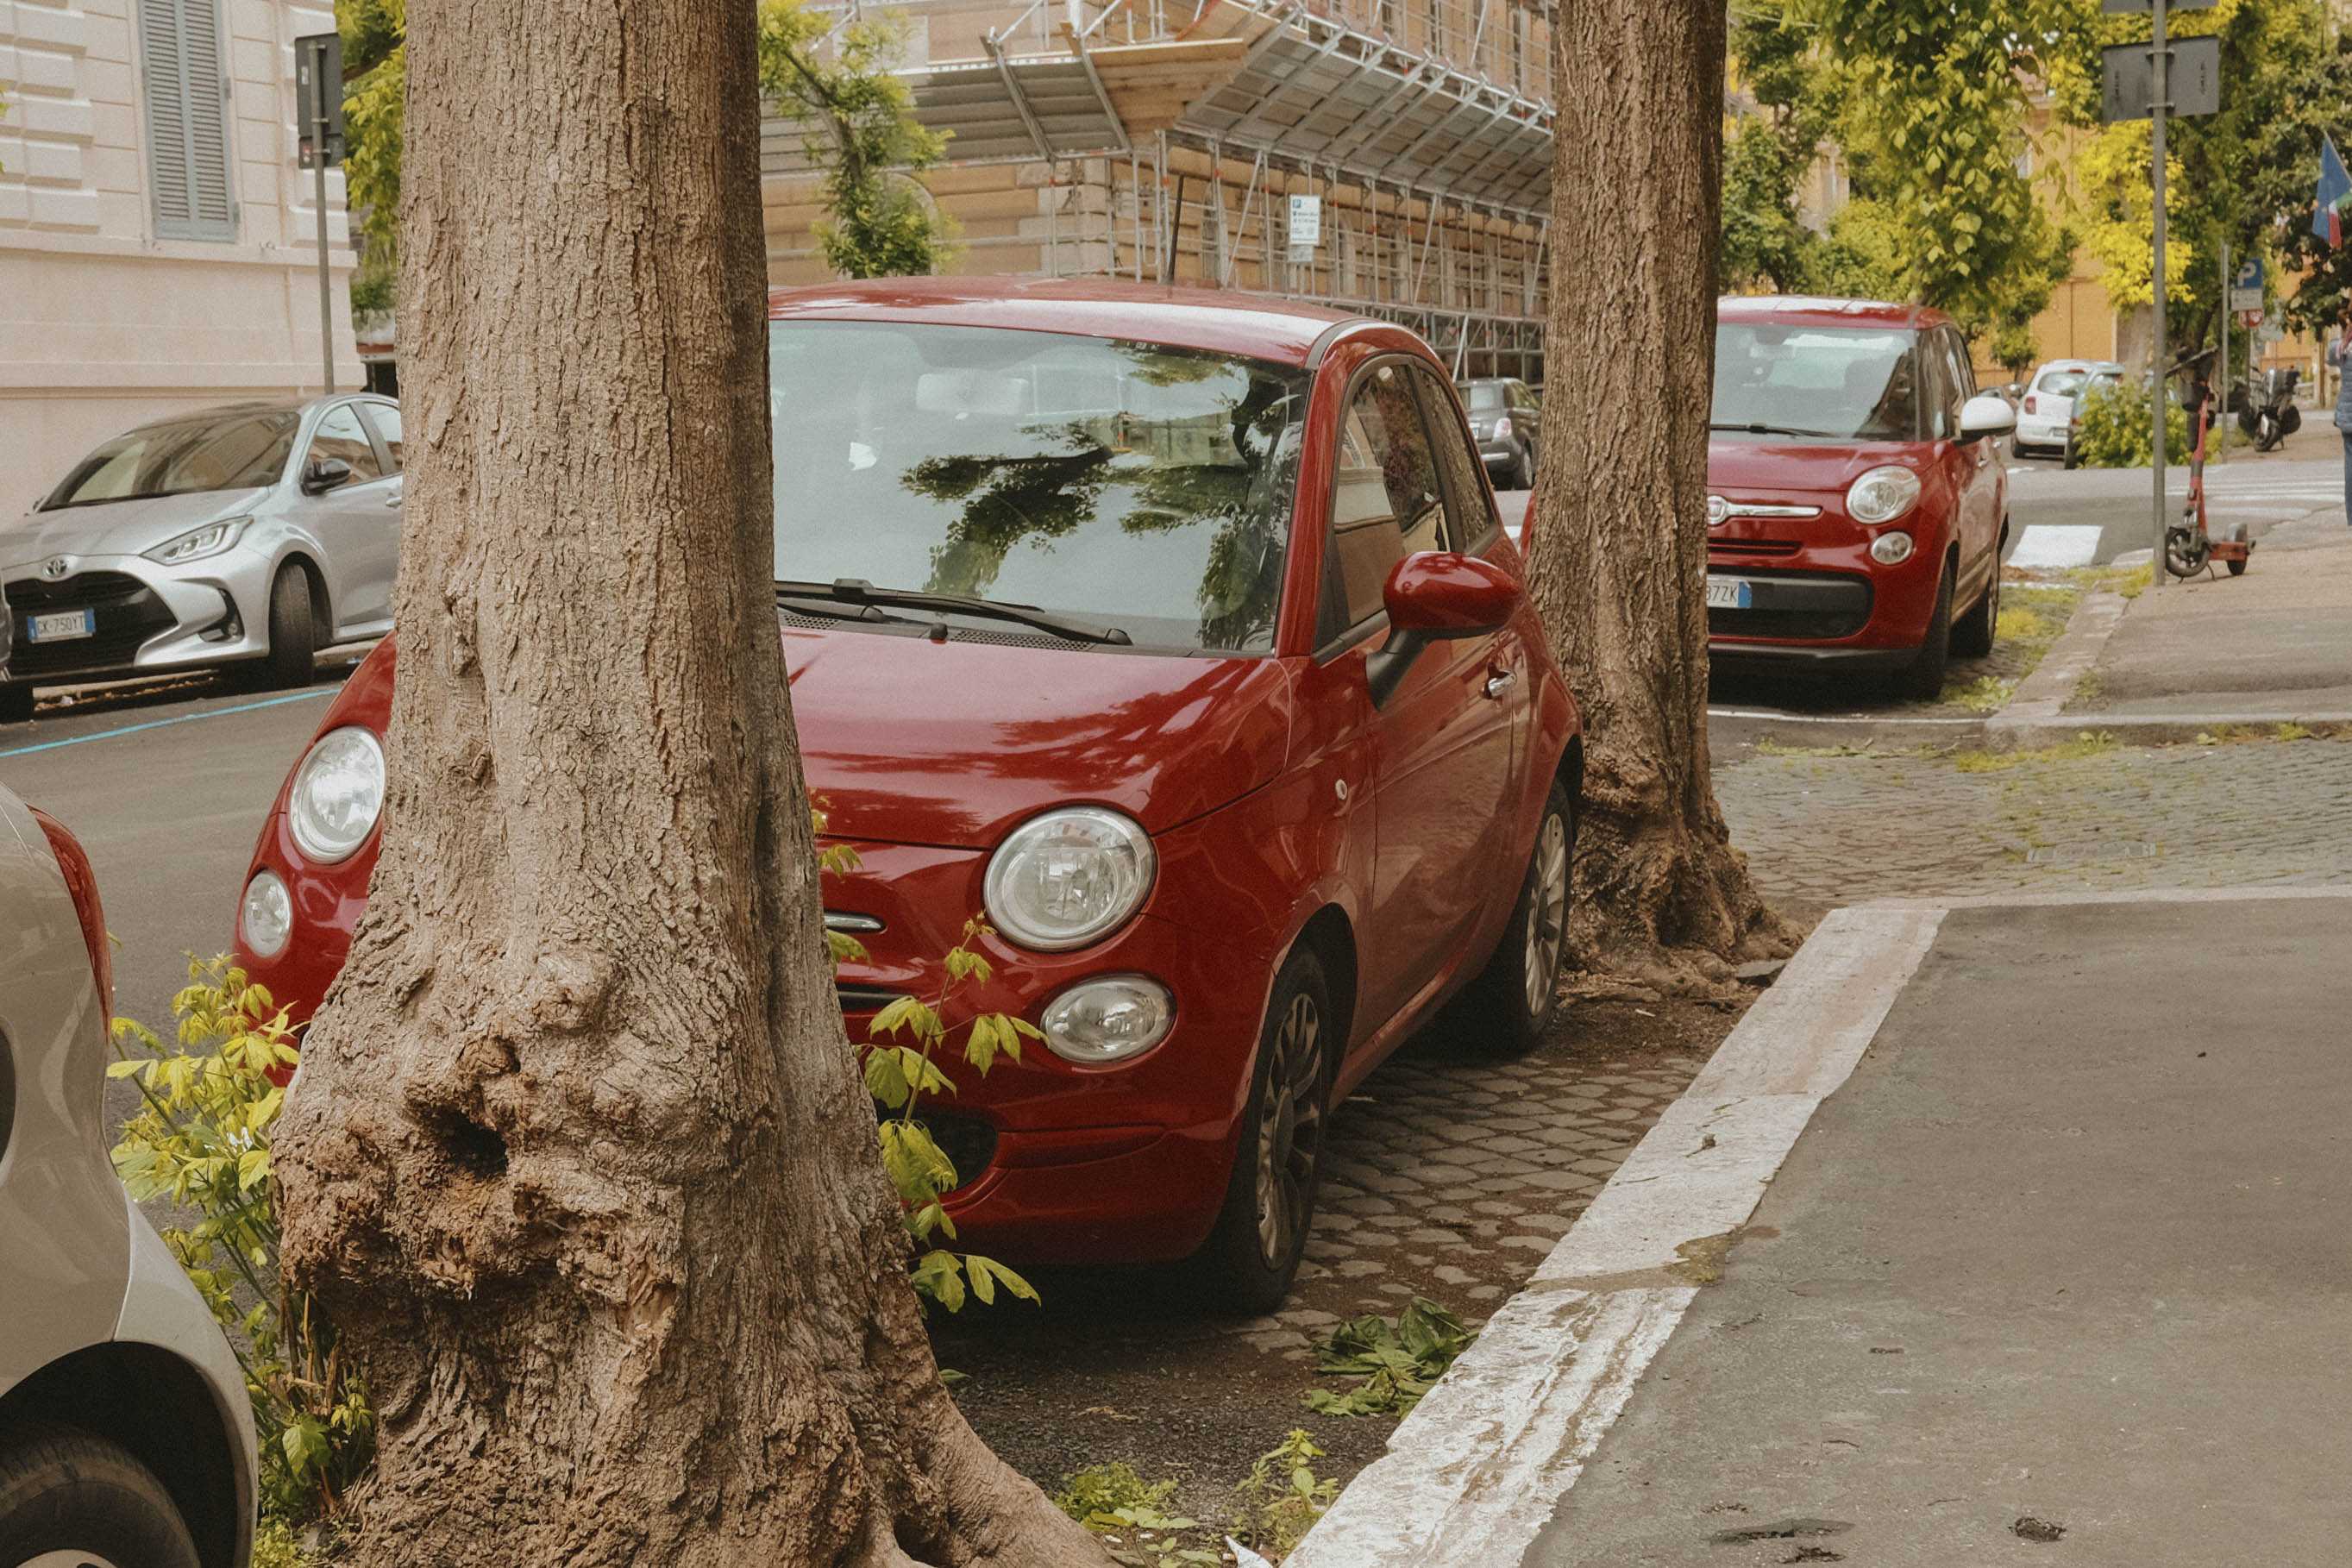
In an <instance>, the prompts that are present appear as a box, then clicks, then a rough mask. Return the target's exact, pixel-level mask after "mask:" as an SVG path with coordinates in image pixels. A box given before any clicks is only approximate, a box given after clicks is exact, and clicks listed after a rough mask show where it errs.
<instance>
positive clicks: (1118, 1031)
mask: <svg viewBox="0 0 2352 1568" xmlns="http://www.w3.org/2000/svg"><path fill="white" fill-rule="evenodd" d="M1175 1021H1176V999H1175V998H1174V997H1172V996H1171V995H1169V994H1168V988H1167V987H1166V986H1164V985H1162V984H1160V983H1159V982H1158V981H1156V980H1147V979H1145V978H1144V977H1143V976H1142V975H1140V974H1110V975H1105V976H1104V977H1103V978H1101V979H1099V980H1088V981H1086V982H1084V983H1083V984H1077V985H1073V986H1071V987H1070V988H1069V989H1068V990H1067V991H1065V992H1063V993H1062V994H1060V995H1059V996H1056V997H1055V998H1054V1000H1053V1001H1052V1002H1051V1003H1049V1004H1047V1005H1046V1007H1045V1016H1044V1017H1043V1018H1042V1019H1041V1020H1040V1021H1039V1022H1040V1024H1041V1025H1042V1026H1043V1027H1044V1029H1045V1044H1046V1046H1047V1047H1050V1048H1051V1049H1052V1051H1053V1053H1054V1054H1055V1056H1057V1057H1059V1058H1062V1059H1063V1060H1064V1061H1067V1062H1076V1063H1077V1064H1078V1065H1079V1066H1081V1067H1094V1066H1099V1065H1100V1064H1102V1063H1105V1062H1119V1061H1125V1060H1127V1059H1128V1058H1129V1057H1139V1056H1141V1055H1142V1054H1143V1053H1144V1052H1146V1051H1148V1050H1150V1048H1151V1047H1154V1046H1156V1045H1158V1044H1159V1043H1160V1041H1162V1040H1164V1039H1166V1038H1167V1037H1168V1030H1169V1028H1170V1026H1171V1025H1173V1024H1174V1023H1175Z"/></svg>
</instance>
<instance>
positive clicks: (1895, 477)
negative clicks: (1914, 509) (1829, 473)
mask: <svg viewBox="0 0 2352 1568" xmlns="http://www.w3.org/2000/svg"><path fill="white" fill-rule="evenodd" d="M1918 499H1919V476H1918V475H1916V474H1915V473H1913V472H1912V471H1911V470H1910V469H1908V468H1893V467H1888V468H1873V469H1871V470H1870V472H1868V473H1866V474H1864V475H1863V476H1862V478H1860V479H1856V480H1854V481H1853V489H1850V490H1848V491H1846V492H1845V510H1846V515H1847V516H1848V517H1851V518H1853V520H1854V521H1856V522H1893V521H1895V519H1896V518H1898V517H1901V516H1902V515H1903V514H1904V513H1905V512H1906V511H1909V510H1911V506H1912V503H1913V502H1915V501H1916V500H1918Z"/></svg>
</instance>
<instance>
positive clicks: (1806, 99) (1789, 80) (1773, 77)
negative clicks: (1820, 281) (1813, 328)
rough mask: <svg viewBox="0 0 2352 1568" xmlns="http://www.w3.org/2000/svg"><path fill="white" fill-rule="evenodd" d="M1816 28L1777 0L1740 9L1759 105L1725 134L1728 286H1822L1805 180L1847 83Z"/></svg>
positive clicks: (1736, 47) (1739, 34)
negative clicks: (1820, 53)
mask: <svg viewBox="0 0 2352 1568" xmlns="http://www.w3.org/2000/svg"><path fill="white" fill-rule="evenodd" d="M1812 37H1813V31H1812V29H1811V27H1809V26H1805V25H1803V23H1802V22H1801V20H1799V19H1795V18H1792V17H1790V16H1789V15H1788V13H1787V12H1786V11H1784V10H1781V9H1779V8H1777V7H1769V8H1768V0H1759V9H1757V10H1754V11H1735V12H1733V13H1732V17H1731V54H1732V58H1733V60H1734V61H1735V62H1736V65H1737V68H1738V76H1739V79H1740V80H1741V81H1742V82H1743V83H1744V84H1745V86H1746V87H1747V89H1748V93H1749V95H1750V96H1751V97H1753V99H1754V100H1755V102H1756V112H1755V113H1754V114H1752V115H1743V116H1741V117H1740V118H1739V119H1738V121H1737V122H1736V123H1735V124H1734V125H1733V126H1732V128H1731V131H1730V132H1729V134H1728V135H1727V137H1726V139H1725V142H1724V149H1723V240H1722V249H1721V253H1720V260H1719V270H1720V273H1721V277H1722V279H1723V284H1724V287H1726V288H1727V289H1741V288H1747V287H1750V286H1752V285H1756V284H1759V283H1769V285H1770V286H1771V287H1772V288H1774V289H1778V290H1779V291H1780V292H1781V293H1784V294H1785V293H1796V292H1799V291H1801V290H1802V289H1809V288H1812V287H1815V286H1816V282H1815V279H1816V275H1817V273H1818V270H1819V251H1820V248H1821V245H1820V237H1818V236H1817V235H1815V234H1814V233H1813V231H1812V230H1811V229H1810V228H1808V227H1806V226H1805V225H1804V222H1803V220H1802V219H1801V217H1800V216H1799V215H1798V210H1797V198H1798V186H1799V184H1801V182H1802V181H1803V179H1804V177H1805V174H1806V172H1807V171H1808V170H1809V169H1811V167H1812V165H1813V162H1814V160H1815V159H1816V158H1818V157H1819V156H1820V155H1821V148H1822V137H1823V136H1825V135H1826V134H1827V133H1828V131H1829V127H1830V121H1831V120H1832V117H1833V114H1834V110H1835V106H1836V100H1837V92H1836V79H1835V78H1834V76H1833V75H1832V73H1831V72H1830V71H1829V70H1827V69H1826V68H1824V67H1823V66H1822V64H1821V62H1820V61H1819V60H1817V59H1816V58H1814V53H1813V48H1812Z"/></svg>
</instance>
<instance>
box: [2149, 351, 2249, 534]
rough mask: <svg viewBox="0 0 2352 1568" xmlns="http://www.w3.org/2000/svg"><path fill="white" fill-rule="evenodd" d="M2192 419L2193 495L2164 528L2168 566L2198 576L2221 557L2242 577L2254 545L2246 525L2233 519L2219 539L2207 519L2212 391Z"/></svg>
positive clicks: (2190, 471) (2191, 482) (2190, 449)
mask: <svg viewBox="0 0 2352 1568" xmlns="http://www.w3.org/2000/svg"><path fill="white" fill-rule="evenodd" d="M2212 426H2213V398H2212V396H2211V395H2210V393H2209V394H2208V395H2206V396H2205V397H2203V398H2201V399H2200V401H2199V402H2198V404H2197V405H2196V406H2195V407H2194V408H2192V409H2190V410H2189V427H2190V428H2191V429H2193V430H2194V431H2195V432H2196V443H2195V445H2194V446H2192V447H2190V448H2189V495H2188V498H2187V500H2184V501H2183V502H2182V503H2181V508H2180V521H2179V522H2177V523H2175V524H2173V525H2172V526H2171V527H2170V528H2168V529H2166V530H2165V531H2164V566H2165V570H2166V571H2168V572H2170V573H2171V574H2173V575H2174V576H2176V577H2194V576H2196V575H2197V574H2199V573H2200V572H2210V571H2211V570H2212V569H2213V563H2214V562H2216V561H2219V562H2220V563H2221V564H2222V565H2224V566H2227V567H2228V568H2229V569H2230V575H2231V576H2232V577H2242V576H2244V575H2245V574H2246V562H2247V559H2248V558H2249V557H2250V556H2252V553H2253V549H2254V545H2253V541H2252V540H2250V539H2248V538H2247V537H2246V525H2245V524H2244V523H2242V522H2237V523H2231V525H2230V527H2229V530H2228V535H2227V537H2225V538H2221V539H2216V538H2214V537H2213V536H2212V533H2211V531H2210V529H2208V527H2207V526H2206V521H2205V433H2206V432H2207V431H2208V430H2210V429H2211V428H2212Z"/></svg>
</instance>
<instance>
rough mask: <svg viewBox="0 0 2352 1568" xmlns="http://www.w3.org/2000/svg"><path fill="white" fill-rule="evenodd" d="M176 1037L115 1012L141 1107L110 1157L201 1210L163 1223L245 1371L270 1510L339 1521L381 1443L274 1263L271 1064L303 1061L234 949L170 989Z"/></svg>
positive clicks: (150, 1194)
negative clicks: (168, 1040) (188, 1221)
mask: <svg viewBox="0 0 2352 1568" xmlns="http://www.w3.org/2000/svg"><path fill="white" fill-rule="evenodd" d="M172 1012H173V1015H174V1016H176V1017H177V1018H178V1020H179V1030H178V1039H177V1042H176V1043H175V1044H174V1045H173V1047H171V1048H169V1049H167V1048H165V1047H164V1046H163V1043H162V1042H161V1041H160V1040H158V1039H157V1038H156V1037H155V1036H154V1034H153V1033H152V1032H151V1031H150V1030H148V1029H146V1028H145V1027H143V1026H141V1025H139V1024H138V1023H135V1022H133V1021H132V1020H131V1019H129V1018H117V1019H116V1020H115V1021H114V1047H115V1052H116V1055H117V1056H118V1057H120V1058H121V1060H119V1061H116V1062H115V1063H113V1064H112V1065H111V1066H110V1067H109V1068H108V1069H107V1071H108V1074H109V1076H110V1077H113V1078H118V1079H129V1080H131V1082H133V1083H135V1084H136V1085H137V1086H138V1088H139V1093H140V1096H141V1098H142V1100H143V1101H144V1105H143V1106H142V1109H141V1110H140V1111H139V1112H138V1114H136V1115H135V1116H133V1117H131V1119H130V1120H129V1121H126V1122H124V1123H123V1126H122V1133H121V1141H120V1142H117V1143H116V1144H115V1146H114V1169H115V1172H116V1173H117V1174H118V1175H120V1176H121V1179H122V1184H123V1185H124V1186H125V1187H127V1188H128V1189H129V1190H130V1193H131V1196H132V1197H134V1198H136V1199H138V1200H140V1201H141V1202H142V1203H143V1202H145V1201H147V1200H148V1199H150V1198H159V1197H168V1198H170V1199H171V1200H172V1201H173V1203H175V1204H177V1205H181V1206H182V1207H183V1208H186V1209H190V1210H193V1211H194V1213H195V1215H197V1220H196V1223H195V1224H194V1225H193V1226H166V1227H164V1228H163V1232H162V1234H163V1243H164V1245H165V1246H167V1247H170V1248H171V1249H172V1256H173V1257H174V1258H178V1259H179V1261H180V1266H181V1267H182V1268H184V1269H186V1270H187V1273H188V1278H189V1279H190V1280H192V1281H193V1282H194V1285H195V1287H196V1289H197V1291H198V1293H200V1294H201V1295H202V1296H203V1297H204V1299H205V1305H206V1306H208V1307H210V1308H211V1309H212V1313H213V1316H214V1317H215V1318H216V1319H218V1320H219V1321H220V1323H221V1326H222V1327H223V1328H225V1329H226V1330H227V1331H229V1342H230V1344H231V1347H232V1348H233V1349H235V1350H236V1354H237V1360H238V1363H240V1364H241V1365H242V1366H243V1368H244V1370H245V1385H246V1393H247V1395H248V1396H249V1397H250V1398H251V1400H252V1402H253V1419H254V1425H255V1426H256V1428H257V1432H258V1436H259V1437H260V1439H261V1486H262V1511H263V1513H264V1515H265V1516H266V1517H268V1518H270V1519H274V1520H277V1521H280V1522H282V1523H285V1524H289V1525H295V1524H301V1523H304V1522H307V1521H310V1520H313V1519H318V1518H331V1517H332V1516H334V1515H335V1514H337V1513H338V1512H339V1511H341V1508H342V1500H343V1494H344V1491H345V1489H347V1488H348V1487H349V1486H350V1484H351V1483H352V1480H353V1479H356V1478H357V1477H358V1476H359V1475H360V1474H361V1473H362V1471H364V1470H365V1469H366V1468H367V1467H368V1464H369V1462H370V1461H371V1459H372V1458H373V1456H374V1451H375V1413H374V1411H373V1409H372V1408H371V1407H370V1406H369V1404H368V1398H367V1391H366V1389H365V1388H364V1387H363V1386H362V1384H361V1382H360V1379H359V1376H358V1374H357V1373H354V1372H352V1371H351V1370H350V1369H348V1368H347V1367H345V1366H344V1364H343V1361H342V1353H341V1350H340V1348H339V1347H338V1346H337V1344H336V1342H335V1333H334V1330H333V1328H332V1327H331V1325H330V1324H329V1323H328V1322H327V1321H325V1319H324V1318H323V1317H322V1316H321V1315H320V1313H319V1312H318V1310H316V1309H315V1308H314V1307H313V1305H312V1303H311V1301H310V1298H309V1297H308V1296H306V1295H304V1294H302V1293H301V1292H299V1291H296V1290H293V1289H289V1288H288V1287H287V1286H286V1284H285V1283H284V1281H283V1279H281V1277H280V1276H279V1273H278V1181H277V1177H276V1175H275V1173H273V1172H272V1170H271V1168H270V1152H269V1131H270V1128H271V1127H272V1126H273V1125H274V1124H275V1123H276V1121H277V1120H278V1111H279V1110H280V1109H281V1108H282V1107H283V1105H284V1104H285V1100H286V1091H285V1089H282V1088H280V1087H279V1086H278V1083H277V1082H276V1081H275V1080H274V1079H272V1077H271V1076H270V1075H271V1074H272V1073H273V1072H274V1071H279V1072H282V1071H283V1069H285V1068H290V1067H291V1066H292V1065H293V1064H294V1060H295V1050H294V1041H293V1031H292V1029H291V1027H290V1026H289V1022H288V1018H287V1015H286V1011H285V1009H283V1008H281V1007H279V1006H278V1005H276V1004H275V1003H274V1002H272V1001H271V1000H270V996H269V993H268V991H267V990H265V989H263V988H262V987H261V986H258V985H256V984H251V983H250V982H249V981H248V980H247V978H246V973H245V972H244V971H243V970H241V969H238V968H236V967H234V966H233V965H231V964H230V963H229V961H228V959H227V958H226V957H220V958H215V959H213V960H211V961H210V962H208V963H206V962H200V961H198V960H195V959H193V958H192V959H190V960H189V961H188V984H187V985H186V986H185V987H184V989H183V990H182V991H181V992H180V994H178V995H176V996H174V997H173V998H172Z"/></svg>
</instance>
